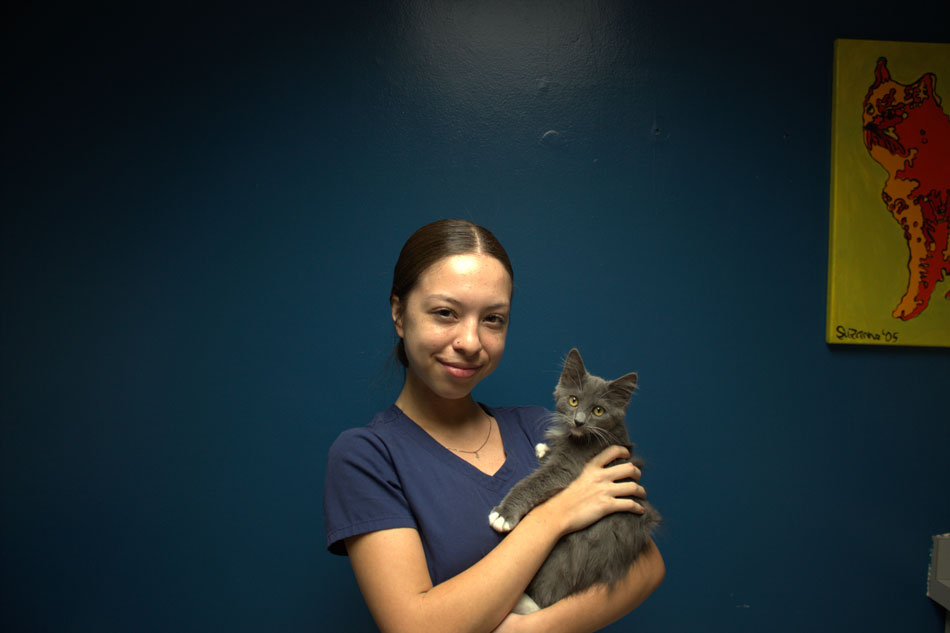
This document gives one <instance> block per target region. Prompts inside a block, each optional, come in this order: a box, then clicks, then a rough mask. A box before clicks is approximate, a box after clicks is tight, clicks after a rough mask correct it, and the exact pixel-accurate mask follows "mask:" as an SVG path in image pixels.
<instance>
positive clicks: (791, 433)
mask: <svg viewBox="0 0 950 633" xmlns="http://www.w3.org/2000/svg"><path fill="white" fill-rule="evenodd" d="M127 4H129V3H123V4H122V5H118V6H116V7H113V8H111V9H109V10H103V9H96V10H94V11H93V10H91V9H86V10H82V9H79V8H73V7H59V8H55V9H54V8H49V7H39V6H29V7H26V8H20V9H15V10H13V14H12V15H11V16H10V17H9V19H8V20H7V24H6V25H5V26H4V27H3V37H2V38H0V49H2V52H3V54H2V56H0V59H2V62H0V63H2V65H3V78H4V79H3V82H4V97H3V105H2V106H0V107H2V108H3V118H2V122H0V125H2V126H3V127H2V130H3V131H2V138H3V166H2V167H3V187H2V191H0V196H2V198H0V203H2V217H3V219H2V222H3V224H2V235H0V239H2V243H0V246H2V248H0V257H2V270H0V274H2V312H0V318H2V322H0V323H2V327H0V336H2V351H0V363H2V372H3V373H2V386H0V394H2V399H0V407H2V410H0V412H2V427H0V428H2V435H0V490H2V506H0V512H2V515H0V564H2V572H0V629H2V630H4V631H57V632H60V631H169V630H177V631H207V630H212V631H218V630H227V631H232V632H237V631H248V632H257V631H325V630H333V631H363V630H371V627H372V624H371V621H370V620H369V618H368V616H367V615H366V614H365V609H364V608H363V603H362V599H361V597H360V596H359V594H358V591H357V589H356V587H355V583H354V581H353V579H352V574H351V573H350V571H349V568H348V565H347V562H346V560H345V559H339V558H334V557H332V556H330V555H329V554H327V553H326V552H325V551H324V549H323V525H322V517H321V498H322V485H323V470H324V460H325V456H326V451H327V449H328V447H329V444H330V443H331V441H332V440H333V439H334V438H335V437H336V435H337V434H338V433H339V432H340V431H341V430H343V429H344V428H347V427H350V426H354V425H360V424H364V423H365V422H366V421H368V419H369V417H370V416H371V415H372V413H373V412H374V411H376V410H377V409H379V408H381V407H383V406H385V405H386V404H388V403H389V402H390V401H391V399H392V398H393V397H394V395H395V393H396V390H397V389H398V383H399V379H398V374H394V373H392V372H389V371H388V370H387V356H388V350H389V346H390V345H391V343H392V333H391V328H390V326H389V325H388V306H387V291H388V284H389V281H390V274H391V266H392V264H393V262H394V261H395V257H396V254H397V252H398V249H399V248H400V246H401V244H402V241H403V240H404V239H405V237H406V236H407V235H408V234H409V233H410V232H411V231H412V230H413V229H414V228H416V227H417V226H419V225H421V224H423V223H424V222H427V221H429V220H432V219H435V218H439V217H444V216H461V217H465V218H469V219H472V220H474V221H476V222H479V223H481V224H484V225H486V226H488V227H490V228H491V229H492V230H494V231H495V233H496V234H497V235H498V236H499V238H500V239H501V240H502V242H503V243H504V244H505V245H506V246H507V248H508V249H509V251H510V254H511V256H512V259H513V260H514V262H515V268H516V297H515V299H516V304H515V310H516V312H515V314H514V320H513V323H512V330H511V334H510V338H509V348H508V352H507V355H506V359H505V361H504V362H503V363H502V366H501V367H500V368H499V370H498V372H497V373H496V375H495V376H493V377H492V378H491V379H489V380H488V381H486V382H485V383H484V384H483V385H482V386H480V388H479V391H478V393H477V395H478V396H479V398H480V399H482V400H484V401H486V402H490V403H495V404H505V403H539V404H548V403H549V402H550V392H551V390H552V388H553V385H554V382H555V380H556V377H557V365H558V362H559V360H560V358H561V357H562V355H563V354H564V353H566V351H567V350H568V349H569V348H570V347H571V346H575V345H576V346H578V347H579V348H580V349H581V350H582V351H583V352H584V355H585V359H586V360H587V361H588V364H589V366H590V367H591V368H592V369H593V370H594V371H595V372H597V373H601V374H604V375H607V376H611V375H617V374H620V373H621V372H625V371H628V370H637V371H639V372H640V377H641V386H642V389H641V390H640V392H639V394H638V395H637V396H636V397H635V399H634V403H633V405H632V406H631V413H630V419H631V426H632V428H633V434H634V436H635V438H636V439H637V441H638V443H639V444H640V447H641V449H642V450H643V452H644V453H645V454H646V455H647V456H648V458H649V462H650V467H649V469H648V471H647V474H646V476H645V479H644V481H645V483H646V484H647V486H648V488H649V490H650V494H651V499H652V500H653V501H654V502H655V503H656V505H657V506H658V507H659V508H660V509H661V510H662V511H663V513H664V516H665V518H666V525H665V528H664V530H663V533H662V534H661V535H660V536H659V539H658V540H659V544H660V547H661V550H662V551H663V553H664V556H665V558H666V561H667V566H668V575H667V580H666V582H665V583H664V585H663V586H662V587H661V588H660V590H659V591H658V592H657V593H656V594H655V595H654V596H653V597H651V598H650V600H649V601H648V602H647V603H646V604H644V605H643V607H641V609H639V610H637V611H636V612H635V613H634V614H632V615H631V616H629V617H628V618H626V619H625V620H623V621H622V622H620V623H618V624H616V625H614V626H613V627H612V628H611V629H610V630H612V631H638V632H646V631H699V630H702V631H763V630H770V631H799V630H854V631H858V630H860V631H868V632H871V631H880V632H885V631H886V632H891V631H896V630H905V631H910V630H913V631H933V632H934V633H937V632H938V631H942V630H943V615H942V613H941V612H940V611H938V609H937V608H936V607H935V606H934V605H933V603H931V602H930V601H929V599H928V598H926V596H925V594H924V581H925V575H926V571H927V562H928V548H929V544H930V537H931V535H932V534H935V533H939V532H945V531H947V530H950V502H947V500H946V499H947V493H946V481H947V454H948V447H950V421H948V419H947V417H948V416H947V393H948V387H947V385H948V382H950V354H948V351H947V350H939V349H911V348H889V349H867V348H847V349H844V348H829V347H828V346H826V345H825V343H824V342H823V331H824V316H825V289H826V265H827V245H828V243H827V239H828V238H827V231H828V182H829V132H830V130H829V125H830V123H829V122H830V114H831V109H830V96H831V60H832V42H833V40H834V38H836V37H858V38H868V39H894V40H918V41H947V39H948V33H947V30H946V29H947V24H948V23H950V21H948V20H947V17H948V9H947V4H946V2H945V0H934V1H932V2H931V1H923V0H922V1H920V2H917V3H913V5H914V6H916V7H919V11H918V13H910V12H906V13H900V12H899V7H897V8H895V7H894V5H893V4H892V3H889V2H879V1H872V2H866V3H862V4H861V5H852V3H849V2H843V1H839V0H832V1H831V2H826V3H823V4H822V5H821V10H820V11H819V10H811V9H808V8H807V7H805V6H803V5H801V4H800V3H790V2H785V3H782V4H781V5H780V6H772V7H769V6H768V3H754V2H740V3H738V6H735V7H733V8H725V7H717V8H716V9H712V8H711V7H712V5H709V4H708V3H699V2H685V3H679V2H664V3H653V2H649V3H648V2H622V1H620V0H617V1H609V2H585V3H580V2H550V1H548V2H542V1H540V0H538V1H535V2H524V3H513V2H500V1H499V2H491V3H487V4H481V5H479V7H478V8H475V7H468V8H466V7H462V6H454V5H456V4H461V3H425V2H399V3H395V2H394V3H368V2H363V3H347V4H348V5H349V8H347V9H337V10H335V11H328V10H325V9H314V8H311V7H309V3H307V4H301V5H300V6H296V7H295V6H290V5H284V6H281V7H275V8H271V9H267V10H263V9H249V8H240V9H233V8H230V9H228V10H227V11H224V10H222V11H217V12H214V11H197V10H195V9H194V8H191V9H189V10H187V11H181V12H179V11H176V10H170V9H161V8H150V9H149V10H148V11H146V10H137V9H130V8H129V7H128V6H126V5H127ZM341 4H343V3H341ZM433 4H434V6H433ZM508 5H517V7H509V6H508ZM453 6H454V8H451V7H453ZM907 6H910V5H909V4H908V5H907ZM941 86H944V87H943V88H942V89H941ZM938 92H940V93H941V94H942V96H943V97H944V99H946V98H947V97H950V77H948V78H941V79H940V82H939V83H938ZM945 103H950V102H947V101H945ZM551 130H553V131H554V132H552V133H550V134H547V135H546V136H545V132H548V131H551ZM946 283H950V282H944V284H946ZM947 290H950V288H944V291H942V292H941V294H943V293H944V292H945V291H947ZM935 296H937V295H935ZM941 300H942V299H941ZM941 460H942V461H941ZM940 484H942V485H943V492H940V490H939V485H940Z"/></svg>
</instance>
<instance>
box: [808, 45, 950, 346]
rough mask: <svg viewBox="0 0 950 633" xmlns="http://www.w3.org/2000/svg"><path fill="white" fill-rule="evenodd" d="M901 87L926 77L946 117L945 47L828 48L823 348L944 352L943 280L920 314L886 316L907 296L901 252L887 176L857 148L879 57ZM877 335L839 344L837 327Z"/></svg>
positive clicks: (949, 58)
mask: <svg viewBox="0 0 950 633" xmlns="http://www.w3.org/2000/svg"><path fill="white" fill-rule="evenodd" d="M880 57H886V58H887V68H888V70H889V71H890V75H891V78H892V79H893V80H895V81H897V82H899V83H902V84H909V83H913V82H915V81H917V80H918V79H920V77H921V76H922V75H924V74H925V73H934V74H935V75H936V77H937V81H936V84H935V92H936V94H937V95H938V96H939V97H940V98H941V107H942V109H943V111H944V112H948V110H950V44H918V43H907V42H877V41H868V40H837V41H835V61H834V94H833V100H832V104H833V105H832V124H831V138H832V140H831V227H830V231H831V233H830V241H829V264H828V315H827V325H826V332H825V340H826V341H827V342H829V343H851V344H871V345H895V344H896V345H937V346H950V299H947V298H945V295H946V294H947V293H948V292H950V278H945V279H944V280H943V281H941V282H939V283H938V284H937V285H936V287H935V289H934V291H933V294H932V295H931V297H930V303H929V304H928V305H927V308H926V309H925V310H924V311H923V312H922V313H920V314H919V315H918V316H917V317H915V318H913V319H911V320H909V321H903V320H901V319H898V318H894V317H893V316H891V312H892V311H893V310H894V308H895V306H897V304H898V302H899V301H900V299H901V297H902V296H903V295H904V292H905V291H906V289H907V281H908V273H907V259H908V248H907V244H906V242H905V240H904V237H903V233H902V231H901V227H900V225H899V224H898V223H897V222H896V221H895V220H894V219H893V217H892V216H891V214H890V213H889V212H888V210H887V207H886V206H885V204H884V202H883V201H882V200H881V191H882V190H883V188H884V183H885V182H886V181H887V172H886V171H885V170H884V168H883V167H882V166H881V165H880V164H878V163H877V162H876V161H874V159H872V158H871V156H870V154H869V153H868V152H867V150H866V149H865V146H864V141H863V133H862V125H863V123H862V106H863V103H864V97H865V95H866V94H867V92H868V89H869V87H870V86H871V84H873V83H874V67H875V64H876V63H877V60H878V58H880ZM839 327H843V328H845V331H851V330H856V331H859V332H862V333H871V334H877V335H879V336H881V339H880V340H875V339H873V338H869V337H867V336H859V337H858V338H847V337H846V338H840V337H839V336H838V328H839Z"/></svg>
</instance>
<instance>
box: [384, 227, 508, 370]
mask: <svg viewBox="0 0 950 633" xmlns="http://www.w3.org/2000/svg"><path fill="white" fill-rule="evenodd" d="M470 253H483V254H485V255H490V256H491V257H494V258H495V259H497V260H498V261H499V262H501V265H502V266H504V267H505V270H507V271H508V275H509V276H510V277H511V281H512V283H513V282H514V279H515V271H514V270H513V269H512V267H511V260H509V259H508V253H506V252H505V249H504V247H503V246H502V245H501V242H499V241H498V238H496V237H495V236H494V235H492V232H491V231H489V230H488V229H486V228H485V227H482V226H479V225H477V224H474V223H472V222H469V221H468V220H438V221H436V222H432V223H431V224H426V225H425V226H423V227H422V228H420V229H418V230H417V231H416V232H415V233H413V234H412V235H411V236H409V239H408V240H406V243H405V244H404V245H403V247H402V250H401V251H400V252H399V259H398V260H396V267H395V269H394V270H393V287H392V290H391V291H390V293H389V300H390V301H392V299H393V297H395V298H396V299H398V300H399V303H400V304H401V305H404V304H405V301H406V297H407V296H408V295H409V293H410V292H412V289H413V288H415V287H416V284H417V283H418V282H419V277H421V276H422V273H424V272H425V271H426V270H428V268H429V267H430V266H432V265H433V264H434V263H436V262H437V261H439V260H440V259H443V258H445V257H451V256H452V255H468V254H470ZM395 353H396V358H398V359H399V362H400V363H401V364H402V366H403V367H406V366H408V365H409V360H408V359H407V358H406V349H405V346H404V345H403V341H402V339H399V342H397V343H396V349H395Z"/></svg>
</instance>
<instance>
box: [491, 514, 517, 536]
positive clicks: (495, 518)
mask: <svg viewBox="0 0 950 633" xmlns="http://www.w3.org/2000/svg"><path fill="white" fill-rule="evenodd" d="M488 523H489V525H491V527H492V529H493V530H495V531H496V532H501V533H502V534H504V533H506V532H511V530H512V528H514V527H515V526H514V525H512V524H511V523H509V522H508V519H506V518H505V517H503V516H501V515H500V514H498V513H497V512H495V511H494V510H492V513H491V514H489V515H488Z"/></svg>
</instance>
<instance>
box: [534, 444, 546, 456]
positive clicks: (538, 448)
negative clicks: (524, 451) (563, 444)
mask: <svg viewBox="0 0 950 633" xmlns="http://www.w3.org/2000/svg"><path fill="white" fill-rule="evenodd" d="M548 450H549V448H548V445H547V444H545V443H544V442H541V443H539V444H535V446H534V454H535V455H536V456H537V457H538V459H544V456H545V455H547V454H548Z"/></svg>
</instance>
